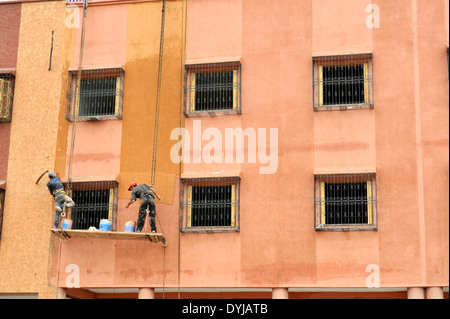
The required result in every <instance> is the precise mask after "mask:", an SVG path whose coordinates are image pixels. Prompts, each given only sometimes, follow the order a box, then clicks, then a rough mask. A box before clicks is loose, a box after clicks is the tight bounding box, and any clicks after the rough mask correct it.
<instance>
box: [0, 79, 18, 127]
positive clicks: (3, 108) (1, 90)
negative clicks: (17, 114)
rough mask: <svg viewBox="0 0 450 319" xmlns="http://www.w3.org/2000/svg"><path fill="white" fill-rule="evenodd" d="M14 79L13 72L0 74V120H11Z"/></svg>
mask: <svg viewBox="0 0 450 319" xmlns="http://www.w3.org/2000/svg"><path fill="white" fill-rule="evenodd" d="M14 79H15V78H14V75H13V74H11V73H1V74H0V122H11V115H12V105H13V97H14Z"/></svg>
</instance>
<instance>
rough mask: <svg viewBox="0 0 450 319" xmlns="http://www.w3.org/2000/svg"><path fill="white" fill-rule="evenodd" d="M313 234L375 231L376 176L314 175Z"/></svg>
mask: <svg viewBox="0 0 450 319" xmlns="http://www.w3.org/2000/svg"><path fill="white" fill-rule="evenodd" d="M314 184H315V187H314V202H315V205H314V206H315V214H314V221H315V228H316V230H375V229H377V205H376V204H377V186H376V175H375V174H372V173H371V174H338V175H316V176H315V177H314Z"/></svg>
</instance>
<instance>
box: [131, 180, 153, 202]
mask: <svg viewBox="0 0 450 319" xmlns="http://www.w3.org/2000/svg"><path fill="white" fill-rule="evenodd" d="M144 195H150V196H152V197H154V196H153V193H152V192H151V191H150V187H149V186H148V185H147V184H141V185H139V186H136V187H135V188H134V189H133V191H132V192H131V200H136V199H137V198H139V199H142V197H144Z"/></svg>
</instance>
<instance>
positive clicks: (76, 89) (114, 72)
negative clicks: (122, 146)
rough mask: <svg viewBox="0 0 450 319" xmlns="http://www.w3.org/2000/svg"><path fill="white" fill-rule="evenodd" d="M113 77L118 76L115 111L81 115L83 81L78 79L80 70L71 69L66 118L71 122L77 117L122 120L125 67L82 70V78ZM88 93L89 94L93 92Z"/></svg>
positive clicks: (91, 119) (83, 119)
mask: <svg viewBox="0 0 450 319" xmlns="http://www.w3.org/2000/svg"><path fill="white" fill-rule="evenodd" d="M113 77H115V78H116V83H115V101H114V113H110V114H101V115H79V113H80V91H81V81H80V83H78V81H77V78H78V71H76V70H71V71H69V77H68V84H67V85H68V88H67V93H66V116H65V118H66V120H68V121H69V122H72V121H74V120H75V118H76V119H77V121H102V120H121V119H122V112H123V111H122V110H123V92H124V81H125V71H124V70H123V68H104V69H88V70H82V71H81V80H83V79H87V78H90V79H104V78H113ZM78 85H79V86H78ZM82 94H83V93H82ZM86 94H87V95H89V94H91V93H86ZM98 94H99V93H98Z"/></svg>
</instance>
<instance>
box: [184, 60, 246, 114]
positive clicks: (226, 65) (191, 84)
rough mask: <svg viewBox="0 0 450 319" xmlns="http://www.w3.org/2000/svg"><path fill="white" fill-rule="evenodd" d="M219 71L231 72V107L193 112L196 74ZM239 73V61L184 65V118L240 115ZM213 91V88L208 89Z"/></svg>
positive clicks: (240, 67) (240, 66)
mask: <svg viewBox="0 0 450 319" xmlns="http://www.w3.org/2000/svg"><path fill="white" fill-rule="evenodd" d="M221 71H233V83H232V87H233V107H232V108H231V109H215V108H210V109H207V110H195V105H196V102H195V98H196V93H197V87H196V74H199V73H203V74H208V73H216V72H217V73H219V72H221ZM241 73H242V65H241V63H240V62H239V61H233V62H218V63H202V64H188V65H185V75H184V93H185V94H184V95H185V99H184V101H185V103H184V104H185V106H184V110H183V113H184V115H185V116H186V117H190V116H217V115H233V114H241V83H242V81H241ZM219 87H220V86H219ZM209 89H211V90H214V87H212V88H209Z"/></svg>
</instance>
